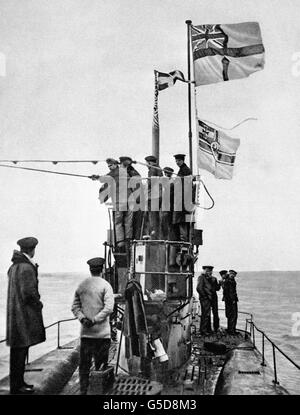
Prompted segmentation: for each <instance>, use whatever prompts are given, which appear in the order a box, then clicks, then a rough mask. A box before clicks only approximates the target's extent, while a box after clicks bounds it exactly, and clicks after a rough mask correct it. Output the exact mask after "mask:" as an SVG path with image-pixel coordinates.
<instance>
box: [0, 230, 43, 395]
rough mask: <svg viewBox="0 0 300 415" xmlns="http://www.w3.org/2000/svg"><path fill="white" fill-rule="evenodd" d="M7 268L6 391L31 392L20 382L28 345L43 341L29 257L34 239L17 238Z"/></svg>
mask: <svg viewBox="0 0 300 415" xmlns="http://www.w3.org/2000/svg"><path fill="white" fill-rule="evenodd" d="M17 244H18V245H19V246H20V251H17V250H15V251H14V253H13V257H12V263H13V264H12V265H11V267H10V268H9V270H8V295H7V326H6V328H7V336H6V338H7V340H6V342H7V345H8V346H10V393H11V394H14V395H15V394H31V393H33V392H34V390H33V385H28V384H27V383H26V382H25V381H24V371H25V360H26V356H27V353H28V349H29V347H30V346H33V345H35V344H38V343H42V342H44V341H45V339H46V337H45V328H44V323H43V316H42V308H43V304H42V302H41V301H40V294H39V290H38V265H37V264H35V263H34V262H33V260H32V258H33V257H34V254H35V247H36V245H37V244H38V240H37V239H36V238H33V237H28V238H23V239H20V240H19V241H18V242H17Z"/></svg>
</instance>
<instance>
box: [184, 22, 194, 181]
mask: <svg viewBox="0 0 300 415" xmlns="http://www.w3.org/2000/svg"><path fill="white" fill-rule="evenodd" d="M185 23H186V25H187V67H188V80H189V81H190V80H191V24H192V21H191V20H186V21H185ZM188 122H189V131H188V137H189V155H190V169H191V171H192V173H193V145H192V94H191V83H190V82H189V83H188Z"/></svg>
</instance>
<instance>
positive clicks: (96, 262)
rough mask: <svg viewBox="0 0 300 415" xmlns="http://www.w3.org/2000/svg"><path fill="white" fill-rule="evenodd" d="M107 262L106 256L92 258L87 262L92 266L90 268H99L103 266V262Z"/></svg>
mask: <svg viewBox="0 0 300 415" xmlns="http://www.w3.org/2000/svg"><path fill="white" fill-rule="evenodd" d="M104 263H105V259H104V258H100V257H97V258H91V259H89V260H88V261H87V264H88V265H89V266H90V268H93V269H98V268H100V269H101V268H102V267H103V264H104Z"/></svg>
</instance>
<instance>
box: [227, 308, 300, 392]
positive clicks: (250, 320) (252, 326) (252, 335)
mask: <svg viewBox="0 0 300 415" xmlns="http://www.w3.org/2000/svg"><path fill="white" fill-rule="evenodd" d="M219 311H225V309H224V308H219ZM238 314H245V315H248V316H250V318H246V327H245V338H246V336H247V334H249V335H250V338H251V340H252V343H253V346H254V347H255V348H256V349H257V346H256V344H255V330H256V331H257V332H259V333H260V334H261V335H262V352H261V355H262V362H261V365H262V366H266V360H265V339H266V340H268V342H269V343H270V344H271V346H272V356H273V373H274V380H273V383H274V384H275V385H279V382H278V376H277V362H276V350H277V351H278V352H280V353H281V354H282V355H283V356H284V357H285V358H286V359H287V360H288V361H289V362H290V363H292V365H294V366H295V367H296V368H297V369H298V370H300V365H298V364H297V363H296V362H294V361H293V359H291V358H290V357H289V356H288V355H287V354H286V353H284V351H283V350H281V349H280V348H279V347H278V346H277V345H276V344H275V343H274V342H273V340H271V339H270V338H269V337H268V336H267V335H266V334H265V332H264V331H263V330H261V329H260V328H258V327H257V326H256V324H255V323H254V321H253V314H252V313H248V312H245V311H238ZM248 324H249V325H250V332H248V331H247V328H248ZM257 350H258V349H257Z"/></svg>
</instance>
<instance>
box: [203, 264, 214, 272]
mask: <svg viewBox="0 0 300 415" xmlns="http://www.w3.org/2000/svg"><path fill="white" fill-rule="evenodd" d="M202 269H207V270H208V271H212V270H213V269H214V267H213V266H212V265H203V267H202Z"/></svg>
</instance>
